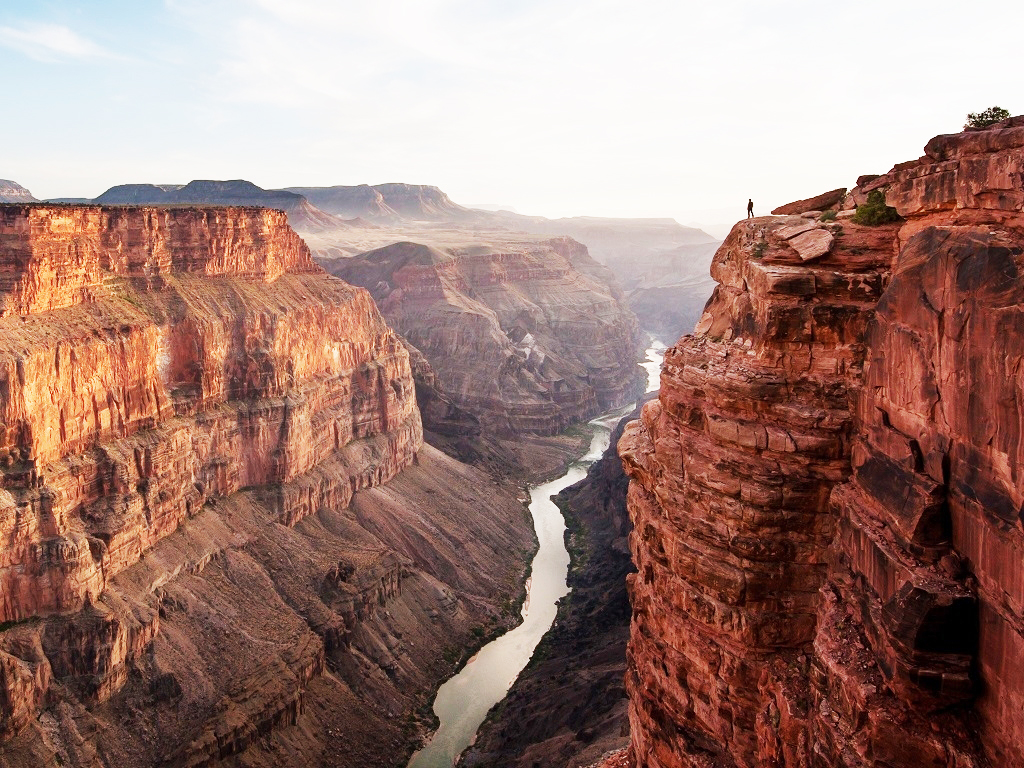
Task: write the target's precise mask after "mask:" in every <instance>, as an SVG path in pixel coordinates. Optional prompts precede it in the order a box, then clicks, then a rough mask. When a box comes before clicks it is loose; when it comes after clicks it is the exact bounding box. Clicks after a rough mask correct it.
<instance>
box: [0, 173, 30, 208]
mask: <svg viewBox="0 0 1024 768" xmlns="http://www.w3.org/2000/svg"><path fill="white" fill-rule="evenodd" d="M35 201H36V199H35V198H34V197H32V193H31V192H29V191H28V190H27V189H25V188H24V187H23V186H21V184H19V183H18V182H16V181H9V180H8V179H0V203H34V202H35Z"/></svg>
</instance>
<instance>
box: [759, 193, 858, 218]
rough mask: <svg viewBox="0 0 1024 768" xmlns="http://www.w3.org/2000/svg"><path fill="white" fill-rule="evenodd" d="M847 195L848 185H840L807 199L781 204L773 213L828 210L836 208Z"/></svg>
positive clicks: (781, 214)
mask: <svg viewBox="0 0 1024 768" xmlns="http://www.w3.org/2000/svg"><path fill="white" fill-rule="evenodd" d="M845 197H846V187H840V188H839V189H832V190H829V191H828V192H822V193H821V194H820V195H815V196H814V197H809V198H807V199H806V200H796V201H794V202H792V203H786V204H785V205H780V206H779V207H778V208H776V209H775V210H774V211H772V214H773V215H779V216H788V215H791V214H800V213H806V212H807V211H826V210H828V209H829V208H835V207H837V206H838V205H839V204H840V203H842V202H843V198H845Z"/></svg>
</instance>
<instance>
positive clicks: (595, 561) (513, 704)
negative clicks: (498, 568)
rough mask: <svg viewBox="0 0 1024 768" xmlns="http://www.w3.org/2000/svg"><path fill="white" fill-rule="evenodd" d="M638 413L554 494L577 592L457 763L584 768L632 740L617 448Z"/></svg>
mask: <svg viewBox="0 0 1024 768" xmlns="http://www.w3.org/2000/svg"><path fill="white" fill-rule="evenodd" d="M652 397H654V396H653V395H647V396H645V399H651V398H652ZM639 412H640V408H639V406H638V407H637V408H636V409H635V410H634V411H633V413H632V414H631V415H630V416H627V417H625V418H623V419H622V420H621V421H619V423H618V425H617V426H616V427H615V429H614V430H613V431H612V434H611V440H610V444H609V447H608V449H607V450H606V451H605V452H604V454H603V455H602V456H601V458H600V459H599V460H598V461H596V462H595V463H594V464H593V465H592V466H591V467H590V469H589V470H588V472H587V476H586V477H585V478H584V479H583V480H581V481H579V482H578V483H576V484H575V485H571V486H569V487H568V488H566V489H564V490H563V491H562V492H561V493H559V494H558V495H557V496H555V497H553V498H554V500H555V502H556V503H557V504H558V506H559V508H560V509H561V510H562V513H563V514H564V516H565V518H566V528H567V532H566V544H567V548H568V549H569V551H570V553H571V556H572V563H571V565H570V567H569V574H568V578H567V582H568V584H569V586H570V587H571V588H572V592H571V594H570V595H568V596H567V597H565V598H563V599H562V600H560V601H559V604H558V615H557V617H556V619H555V623H554V626H553V627H552V629H551V630H550V631H549V632H548V634H546V635H545V636H544V639H543V640H541V642H540V644H539V645H538V646H537V650H536V652H535V653H534V656H533V658H532V659H531V660H530V663H529V665H527V667H526V669H524V670H523V672H522V673H521V674H520V675H519V677H518V678H517V679H516V681H515V683H513V685H512V688H511V689H510V690H509V695H508V696H507V697H506V698H505V700H504V701H502V702H501V703H500V704H499V705H498V706H497V707H495V709H494V710H492V712H491V713H490V714H489V715H488V717H487V720H486V721H485V723H484V725H483V726H482V727H481V729H480V733H479V734H478V738H477V740H476V742H474V744H473V746H472V747H471V748H470V749H469V750H468V751H467V752H466V753H465V755H464V756H463V759H462V761H461V763H460V765H464V766H467V767H469V766H473V767H474V768H476V767H480V768H482V767H483V766H503V767H507V768H512V767H513V766H521V767H522V768H541V767H542V766H551V768H578V767H579V766H586V765H590V764H591V763H593V762H594V760H596V759H598V758H599V757H600V756H601V755H602V754H604V753H605V752H607V751H609V750H611V749H616V748H619V747H621V746H622V745H623V744H626V743H627V742H628V725H627V720H626V704H627V700H626V692H625V689H624V688H623V677H624V676H625V671H626V641H627V640H628V638H629V617H630V608H629V598H628V596H627V594H626V574H628V573H630V572H631V571H632V570H633V564H632V561H631V560H630V555H629V546H628V543H627V542H628V536H629V531H630V528H631V526H630V521H629V514H628V512H627V510H626V490H627V487H628V485H629V480H628V478H627V477H626V475H625V473H624V472H623V468H622V462H621V461H620V460H619V456H618V453H617V452H616V448H615V446H616V443H617V442H618V440H619V438H620V437H621V436H622V431H623V428H624V427H625V426H626V423H627V422H628V421H631V420H633V419H635V418H636V417H637V416H638V415H639Z"/></svg>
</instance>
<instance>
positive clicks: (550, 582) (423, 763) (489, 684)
mask: <svg viewBox="0 0 1024 768" xmlns="http://www.w3.org/2000/svg"><path fill="white" fill-rule="evenodd" d="M664 351H665V345H664V344H661V343H660V342H657V341H653V340H652V342H651V346H650V347H649V348H648V350H647V359H646V361H645V362H644V363H643V366H644V368H645V369H646V370H647V391H648V392H653V391H654V390H656V389H657V388H658V378H659V371H660V369H661V358H662V355H663V353H664ZM632 410H633V406H632V405H628V406H626V407H624V408H619V409H617V410H614V411H610V412H608V413H605V414H603V415H601V416H598V417H597V418H596V419H593V420H592V421H591V422H590V427H591V429H593V437H592V439H591V441H590V449H589V450H588V451H587V452H586V454H584V455H583V457H581V458H580V459H579V460H578V461H576V462H573V464H572V465H571V466H570V467H569V469H568V470H567V471H566V473H565V474H564V475H562V476H561V477H559V478H557V479H555V480H552V481H550V482H547V483H542V484H541V485H537V486H534V487H532V488H531V489H530V514H531V515H532V516H533V527H534V529H535V530H536V532H537V540H538V542H539V547H538V549H537V554H536V555H535V556H534V558H533V568H532V570H531V576H530V580H529V581H528V582H527V586H526V590H527V591H526V602H525V603H524V604H523V623H522V624H520V625H519V626H518V627H516V628H515V629H512V630H510V631H508V632H506V633H505V634H504V635H502V636H501V637H499V638H497V639H495V640H493V641H491V642H490V643H488V644H487V645H485V646H484V647H483V648H481V649H480V651H478V652H477V654H476V655H475V656H473V658H471V659H470V660H469V662H468V663H467V664H466V666H464V667H463V668H462V669H461V670H460V671H459V672H458V673H457V674H456V675H455V676H454V677H451V678H449V679H448V681H447V682H445V683H444V685H442V686H441V688H440V689H439V690H438V692H437V698H435V699H434V714H436V715H437V717H438V720H439V721H440V723H441V725H440V727H439V728H438V729H437V731H436V732H435V733H434V735H433V736H432V737H431V738H430V741H429V742H428V743H427V745H426V746H424V747H423V749H421V750H420V751H419V752H417V753H416V754H415V755H413V757H412V760H411V761H410V762H409V766H408V768H450V767H451V766H452V765H454V764H455V761H456V760H457V759H458V757H459V755H460V754H461V753H462V751H463V750H465V749H466V747H468V746H469V745H470V744H472V743H473V740H474V739H475V738H476V732H477V730H478V729H479V728H480V724H481V723H482V722H483V721H484V718H485V717H486V716H487V713H488V712H489V711H490V709H491V707H493V706H494V705H495V704H497V703H498V702H499V701H501V700H502V699H503V698H505V694H507V693H508V689H509V688H511V687H512V683H514V682H515V680H516V678H517V677H518V676H519V673H520V672H522V671H523V668H524V667H525V666H526V664H527V662H529V661H530V657H531V656H532V655H533V651H534V649H535V648H536V647H537V643H539V642H540V639H541V638H542V637H543V636H544V633H545V632H547V631H548V629H550V627H551V624H552V623H553V622H554V620H555V613H556V611H557V604H558V600H559V599H560V598H562V597H564V596H565V595H567V594H568V593H569V588H568V586H567V585H566V582H565V578H566V575H567V573H568V570H569V553H568V552H567V551H566V549H565V520H564V519H563V518H562V513H561V511H560V510H559V509H558V507H557V506H555V503H554V502H553V501H551V497H552V496H554V495H555V494H557V493H558V492H559V491H561V490H562V489H563V488H566V487H568V486H570V485H572V484H573V483H576V482H578V481H580V480H582V479H583V478H584V477H586V474H587V469H588V468H589V467H590V465H591V464H592V463H594V462H595V461H597V460H598V459H599V458H601V455H602V454H603V453H604V452H605V450H606V449H607V448H608V443H609V441H610V437H611V432H612V430H613V429H614V428H615V425H616V424H618V422H619V420H620V419H621V418H622V417H623V416H626V415H627V414H628V413H630V411H632Z"/></svg>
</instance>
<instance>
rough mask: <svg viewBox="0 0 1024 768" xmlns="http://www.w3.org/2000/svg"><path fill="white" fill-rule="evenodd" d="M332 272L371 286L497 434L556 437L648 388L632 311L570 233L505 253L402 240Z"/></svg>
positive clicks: (447, 385)
mask: <svg viewBox="0 0 1024 768" xmlns="http://www.w3.org/2000/svg"><path fill="white" fill-rule="evenodd" d="M329 268H330V269H331V270H332V272H333V273H334V274H336V275H338V276H339V277H341V278H343V279H345V280H347V281H349V282H351V283H353V284H356V285H362V286H365V287H366V288H367V289H368V290H369V291H370V292H371V293H372V294H373V296H374V298H375V299H376V300H377V303H378V304H379V305H380V307H381V311H382V312H383V313H384V316H385V318H387V320H388V322H389V323H391V324H392V325H393V326H394V327H395V329H396V330H398V331H399V332H400V333H402V335H404V336H405V337H406V338H407V339H408V340H409V341H410V342H411V343H412V344H413V345H415V346H416V347H417V348H418V349H419V350H420V351H422V353H423V354H424V355H425V356H426V358H427V360H428V361H429V362H430V365H431V366H432V368H433V369H434V371H436V373H437V376H438V378H439V380H440V383H441V385H442V387H443V389H444V391H445V392H447V393H448V394H449V395H450V396H451V397H452V398H453V399H454V400H455V402H456V403H458V404H459V406H461V407H463V408H465V409H466V410H468V411H470V412H471V413H473V414H474V415H476V416H477V417H478V418H479V419H480V421H481V424H482V426H483V427H484V428H486V429H488V430H490V431H492V432H494V433H498V434H506V435H512V434H518V433H523V432H529V433H535V434H555V433H557V432H560V431H562V430H564V429H565V428H566V427H567V426H568V425H570V424H572V423H573V422H577V421H580V420H584V419H587V418H590V417H592V416H594V415H596V414H598V413H600V412H602V411H604V410H607V409H609V408H612V407H615V406H618V405H622V404H624V403H628V402H631V401H632V400H634V399H635V398H636V397H638V396H639V395H640V394H641V393H642V392H643V388H644V374H643V371H642V369H640V367H639V366H638V365H637V360H638V359H639V356H638V353H639V349H640V337H639V332H638V326H637V321H636V317H635V316H634V315H633V314H632V313H631V312H629V311H628V310H627V309H625V308H624V307H623V305H622V304H621V303H620V300H619V298H620V296H621V294H620V293H619V292H618V291H617V290H616V289H615V288H614V287H612V286H611V285H610V284H609V282H610V281H611V280H612V278H611V276H610V274H609V273H608V270H607V269H606V268H604V267H602V266H601V265H599V264H597V263H596V262H594V261H593V259H591V258H590V256H589V255H588V254H587V251H586V248H585V247H583V246H582V245H580V244H579V243H577V242H575V241H574V240H571V239H569V238H556V239H553V240H548V241H545V242H543V243H524V244H522V245H521V246H518V247H516V248H511V249H505V250H495V249H493V248H490V247H488V246H478V247H473V248H465V249H447V250H442V249H438V248H433V247H430V246H426V245H420V244H416V243H395V244H394V245H390V246H387V247H385V248H380V249H378V250H375V251H370V252H369V253H365V254H362V255H360V256H358V257H356V258H352V259H337V260H335V261H333V262H331V263H330V266H329Z"/></svg>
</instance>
